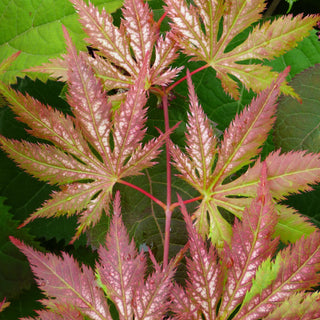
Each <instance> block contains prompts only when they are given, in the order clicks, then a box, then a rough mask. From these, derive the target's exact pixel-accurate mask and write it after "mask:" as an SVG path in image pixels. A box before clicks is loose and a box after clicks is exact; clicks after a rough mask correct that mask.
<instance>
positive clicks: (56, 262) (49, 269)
mask: <svg viewBox="0 0 320 320" xmlns="http://www.w3.org/2000/svg"><path fill="white" fill-rule="evenodd" d="M11 241H12V242H13V243H14V244H15V245H16V246H17V247H18V248H19V249H20V250H21V251H22V252H23V253H24V254H25V255H26V256H27V258H28V260H29V262H30V265H31V268H32V271H33V272H34V273H35V275H36V277H37V283H38V285H39V287H40V289H41V290H43V291H44V292H45V294H46V295H47V296H48V297H55V298H56V300H55V301H56V302H59V303H62V304H71V305H75V306H77V308H78V310H81V312H82V313H83V314H85V315H87V316H88V317H90V318H92V319H111V316H110V313H109V307H108V304H107V301H106V299H105V298H104V296H103V291H102V290H101V289H100V288H99V287H98V286H97V283H96V281H95V277H94V273H93V271H92V270H91V269H90V268H88V267H87V266H85V265H83V266H82V268H80V267H79V265H78V263H77V262H76V261H75V260H74V259H73V258H72V257H70V256H69V255H68V254H66V253H62V257H57V256H55V255H53V254H51V253H48V254H43V253H41V252H37V251H35V250H33V249H32V248H30V247H28V246H26V245H25V244H23V243H22V242H20V241H19V240H17V239H15V238H13V237H11Z"/></svg>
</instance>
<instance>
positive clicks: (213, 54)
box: [165, 0, 317, 98]
mask: <svg viewBox="0 0 320 320" xmlns="http://www.w3.org/2000/svg"><path fill="white" fill-rule="evenodd" d="M165 3H166V4H167V8H166V9H167V12H168V15H169V17H170V18H171V19H172V24H171V27H172V30H173V33H174V39H175V40H176V41H177V43H178V44H179V46H180V47H181V48H182V50H183V51H184V52H185V53H186V54H187V55H191V56H192V59H193V60H200V61H205V62H206V63H207V64H208V66H211V67H213V68H214V69H215V70H216V71H217V77H218V78H219V79H220V80H221V83H222V86H223V88H224V89H225V90H226V91H227V92H228V93H229V94H230V95H231V96H232V97H233V98H238V97H239V92H238V85H237V83H236V82H235V81H234V80H233V79H232V78H231V77H230V75H233V76H235V77H237V78H238V79H240V80H241V82H242V83H243V84H244V85H245V86H246V88H247V89H252V90H253V91H255V92H260V91H261V90H263V89H266V88H267V87H268V86H270V84H271V82H272V81H273V79H274V78H275V74H274V72H272V71H271V68H270V67H268V66H263V65H261V64H254V63H252V61H250V63H249V64H241V63H239V62H242V61H248V60H250V59H253V60H254V59H257V60H259V61H260V62H262V61H263V60H264V59H273V58H275V57H277V56H280V55H282V54H283V53H284V52H285V51H286V48H288V47H293V46H295V45H296V43H297V42H298V41H301V39H302V38H303V37H305V36H306V34H308V25H309V26H314V24H315V21H314V19H317V18H316V17H315V16H309V17H305V18H303V16H302V15H300V16H297V17H295V18H293V17H292V15H287V16H283V17H281V18H279V19H277V20H274V21H273V22H270V21H266V22H265V23H263V24H258V25H256V26H255V27H254V28H253V30H252V31H251V32H250V34H249V36H248V37H247V39H246V40H245V41H244V42H243V43H241V44H240V45H238V46H237V47H236V48H234V49H233V50H230V48H228V45H229V44H230V42H231V41H232V40H233V39H234V37H235V36H236V35H238V34H240V33H241V32H242V31H244V30H245V29H246V28H248V27H250V26H251V25H252V24H253V23H255V22H257V21H258V20H259V19H261V17H262V15H261V12H262V11H263V9H264V8H265V0H255V1H247V0H237V1H234V0H227V1H216V0H209V1H207V0H195V1H194V5H188V4H187V2H186V1H185V0H165ZM222 20H223V23H222V30H221V25H220V24H221V21H222ZM281 91H282V92H283V93H286V94H291V95H295V94H294V92H293V90H292V88H290V87H288V86H287V85H286V83H285V82H284V83H282V85H281Z"/></svg>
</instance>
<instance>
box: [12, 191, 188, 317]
mask: <svg viewBox="0 0 320 320" xmlns="http://www.w3.org/2000/svg"><path fill="white" fill-rule="evenodd" d="M11 241H12V242H13V243H14V244H15V245H16V246H17V247H18V248H19V249H20V250H21V251H22V252H23V253H24V254H25V255H26V256H27V257H28V260H29V262H30V265H31V268H32V271H33V272H34V274H35V276H36V279H37V283H38V286H39V287H40V289H41V290H43V291H44V292H45V294H46V295H47V297H48V298H49V299H47V300H43V301H42V303H43V304H44V305H45V306H46V307H48V308H49V309H51V311H41V312H39V316H40V318H39V319H66V318H65V315H68V319H84V316H87V317H89V318H90V319H101V320H102V319H112V317H111V314H110V311H109V306H108V301H107V298H108V299H110V300H112V301H113V302H114V304H115V305H116V307H117V310H118V312H119V317H120V319H133V318H134V319H141V320H142V319H146V320H147V319H149V320H152V319H162V318H163V317H164V315H165V313H166V312H167V311H168V307H169V300H168V298H169V293H170V290H171V286H172V284H171V281H172V277H173V275H174V269H175V267H176V265H177V263H178V262H179V260H180V259H181V257H182V255H178V256H177V258H176V259H175V260H172V261H171V262H170V263H169V264H168V265H167V267H166V268H161V267H160V266H159V265H158V264H156V265H155V271H154V273H152V274H151V275H149V276H148V277H147V279H146V280H145V278H144V277H145V273H146V269H147V260H146V257H145V254H144V253H143V252H141V253H138V252H137V249H136V248H135V244H134V242H133V241H131V242H130V240H129V236H128V234H127V233H126V229H125V226H124V224H123V222H122V219H121V212H120V195H119V193H117V194H116V196H115V200H114V210H113V218H112V221H111V225H110V229H109V232H108V235H107V238H106V242H105V247H103V246H100V248H99V249H98V253H99V261H98V262H97V263H96V268H95V271H93V270H92V269H90V268H88V267H87V266H84V265H83V266H82V267H81V268H80V266H79V264H78V263H77V262H76V261H75V260H74V259H73V258H72V257H71V256H69V255H68V254H66V253H62V256H61V257H57V256H55V255H53V254H43V253H40V252H37V251H35V250H33V249H32V248H31V247H29V246H27V245H25V244H23V243H22V242H21V241H19V240H17V239H15V238H11Z"/></svg>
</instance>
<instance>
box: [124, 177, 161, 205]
mask: <svg viewBox="0 0 320 320" xmlns="http://www.w3.org/2000/svg"><path fill="white" fill-rule="evenodd" d="M118 182H119V183H122V184H125V185H126V186H129V187H131V188H133V189H136V190H138V191H140V192H141V193H143V194H144V195H146V196H147V197H149V198H150V199H151V200H153V201H154V202H155V203H157V204H158V205H159V206H160V207H162V208H163V209H164V210H166V208H167V206H166V205H165V204H164V203H163V202H162V201H160V200H159V199H158V198H156V197H154V196H153V195H152V194H150V193H149V192H147V191H145V190H143V189H141V188H140V187H138V186H136V185H134V184H132V183H130V182H127V181H124V180H118Z"/></svg>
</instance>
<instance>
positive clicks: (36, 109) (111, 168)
mask: <svg viewBox="0 0 320 320" xmlns="http://www.w3.org/2000/svg"><path fill="white" fill-rule="evenodd" d="M64 33H65V38H66V42H67V50H68V55H67V56H66V59H67V61H68V67H69V69H68V78H69V82H68V85H69V92H68V96H67V100H68V102H69V104H70V106H71V110H72V113H73V116H69V115H64V114H63V113H61V112H59V111H57V110H54V109H52V108H51V107H47V106H44V105H43V104H41V103H40V102H39V101H37V100H35V99H33V98H31V97H30V96H28V95H26V96H23V95H22V94H20V93H18V92H16V91H14V90H12V89H10V88H9V87H7V86H5V85H4V84H1V83H0V90H1V92H2V93H3V95H4V96H5V97H6V99H7V100H8V102H9V103H10V104H11V106H12V109H13V111H14V112H15V113H16V114H17V116H18V119H19V120H21V121H23V122H25V123H26V124H27V125H28V127H29V128H30V129H29V132H30V133H32V134H33V135H34V136H36V137H39V138H42V139H46V140H48V141H49V142H51V144H52V145H51V144H50V145H46V144H35V143H30V142H20V141H14V140H8V139H6V138H4V137H0V142H1V147H2V148H3V149H4V150H5V151H6V152H7V153H8V154H9V156H10V157H11V158H13V159H14V160H15V161H16V162H17V163H18V164H19V166H20V167H21V168H23V169H25V170H26V171H27V172H28V173H30V174H32V175H34V176H35V177H37V178H39V179H41V180H43V181H48V182H49V183H51V184H55V185H58V186H60V188H61V191H57V192H54V193H53V194H52V198H51V199H50V200H48V201H47V202H46V203H45V204H44V205H43V206H42V208H39V209H38V210H37V211H36V212H35V213H34V214H32V215H31V216H30V217H29V218H28V219H27V220H26V221H25V222H24V223H23V225H25V224H27V223H28V222H30V221H32V220H33V219H35V218H37V217H51V216H58V215H61V214H68V215H70V214H78V215H79V219H78V222H79V226H78V230H77V233H76V235H75V237H74V239H73V240H75V239H76V238H77V237H78V236H79V235H80V234H81V232H83V231H84V230H86V229H87V228H88V227H90V226H92V225H94V224H95V223H96V222H97V221H98V220H99V219H100V216H101V214H102V212H103V210H104V211H105V212H108V206H109V201H110V197H111V195H112V189H113V186H114V185H115V183H116V182H117V181H119V180H120V179H121V178H123V177H126V176H130V175H137V174H140V173H141V170H143V169H144V168H147V167H150V166H152V165H153V164H154V159H155V158H156V157H157V156H158V154H159V152H160V147H161V145H162V143H163V141H164V138H165V137H166V136H167V135H168V134H169V132H168V133H166V134H161V135H160V136H159V137H158V138H156V139H153V140H151V141H149V142H147V143H146V144H145V145H143V144H142V140H143V139H144V136H145V128H144V125H145V112H146V110H145V108H144V106H145V103H146V94H145V89H144V86H145V78H146V76H147V72H148V67H147V64H144V67H143V69H142V70H141V72H140V74H139V77H138V79H137V81H136V83H135V85H133V86H132V87H131V88H130V90H129V92H128V93H127V98H126V101H125V102H124V103H123V104H122V105H121V106H120V108H119V109H118V110H117V112H115V113H113V111H112V105H111V103H109V102H108V97H107V96H106V95H105V93H104V92H103V86H102V85H101V84H100V81H99V80H97V79H96V77H95V75H94V72H93V70H92V68H90V66H89V65H88V63H87V61H86V59H84V57H83V54H82V53H80V54H79V55H78V54H77V52H76V49H75V47H74V46H73V44H72V42H71V39H70V37H69V35H68V33H67V32H66V30H64ZM97 154H98V155H97Z"/></svg>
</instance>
